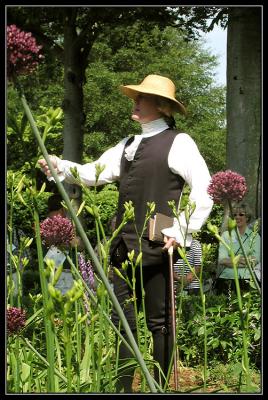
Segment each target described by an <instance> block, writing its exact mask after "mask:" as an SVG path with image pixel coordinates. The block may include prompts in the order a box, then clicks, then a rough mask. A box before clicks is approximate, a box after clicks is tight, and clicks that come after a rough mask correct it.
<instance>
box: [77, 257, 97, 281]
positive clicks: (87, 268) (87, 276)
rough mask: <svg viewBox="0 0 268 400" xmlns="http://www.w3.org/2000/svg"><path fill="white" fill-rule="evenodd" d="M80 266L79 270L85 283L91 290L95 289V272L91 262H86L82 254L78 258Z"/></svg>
mask: <svg viewBox="0 0 268 400" xmlns="http://www.w3.org/2000/svg"><path fill="white" fill-rule="evenodd" d="M78 264H79V269H80V271H81V275H82V278H83V279H84V281H85V283H86V284H87V285H88V287H89V288H94V285H95V279H94V272H93V267H92V265H91V262H90V261H89V260H88V261H86V260H85V258H84V257H83V255H82V254H79V256H78Z"/></svg>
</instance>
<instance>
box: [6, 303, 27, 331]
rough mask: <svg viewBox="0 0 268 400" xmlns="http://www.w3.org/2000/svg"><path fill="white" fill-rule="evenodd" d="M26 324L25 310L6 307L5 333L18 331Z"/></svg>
mask: <svg viewBox="0 0 268 400" xmlns="http://www.w3.org/2000/svg"><path fill="white" fill-rule="evenodd" d="M25 324H26V317H25V310H23V309H22V308H17V307H8V308H7V333H8V335H12V334H15V333H18V332H19V331H20V330H21V329H22V328H23V327H24V326H25Z"/></svg>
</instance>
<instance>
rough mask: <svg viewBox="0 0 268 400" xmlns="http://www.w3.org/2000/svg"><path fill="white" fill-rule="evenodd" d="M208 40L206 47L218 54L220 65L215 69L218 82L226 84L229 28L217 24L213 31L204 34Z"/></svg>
mask: <svg viewBox="0 0 268 400" xmlns="http://www.w3.org/2000/svg"><path fill="white" fill-rule="evenodd" d="M203 37H204V39H205V41H206V44H205V48H207V49H209V50H210V51H211V53H212V54H213V55H216V56H218V61H219V65H218V67H217V68H216V69H215V73H216V76H215V78H216V82H217V83H218V84H220V85H226V39H227V29H225V30H223V29H222V28H221V27H219V26H217V25H215V28H214V29H213V31H211V32H209V33H205V34H203Z"/></svg>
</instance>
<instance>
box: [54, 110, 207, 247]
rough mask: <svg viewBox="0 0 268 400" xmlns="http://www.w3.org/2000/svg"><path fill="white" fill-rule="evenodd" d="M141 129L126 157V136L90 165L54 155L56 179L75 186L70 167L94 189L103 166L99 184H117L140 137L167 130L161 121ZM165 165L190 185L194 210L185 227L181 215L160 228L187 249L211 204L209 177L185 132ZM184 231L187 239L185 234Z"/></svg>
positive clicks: (205, 167)
mask: <svg viewBox="0 0 268 400" xmlns="http://www.w3.org/2000/svg"><path fill="white" fill-rule="evenodd" d="M141 126H142V133H141V134H140V135H135V138H134V141H133V142H132V143H131V145H130V146H129V147H128V148H127V149H126V152H125V154H123V152H124V147H125V144H126V142H127V140H128V139H129V137H126V138H124V139H122V140H121V141H120V142H119V143H118V144H117V145H116V146H114V147H112V148H110V149H108V150H107V151H105V152H104V153H103V154H102V155H101V156H100V158H99V159H98V160H96V161H94V162H92V163H87V164H84V165H81V164H77V163H74V162H72V161H68V160H61V159H60V158H58V157H56V156H50V157H52V158H53V159H54V160H55V161H57V170H58V173H59V176H62V177H64V178H65V180H66V182H68V183H77V181H76V180H75V178H74V177H73V176H72V173H71V172H70V168H71V167H76V168H77V171H78V173H79V176H80V179H81V180H82V181H83V182H84V183H85V185H87V186H94V185H95V181H96V178H95V174H96V170H95V166H96V164H100V165H105V169H104V171H103V172H102V173H101V174H100V176H99V180H98V185H102V184H105V183H112V182H114V181H118V180H119V178H120V163H121V158H122V157H123V156H125V157H126V158H127V159H128V160H129V161H131V160H132V159H133V157H134V155H135V152H136V150H137V148H138V146H139V144H140V142H141V141H142V139H143V138H147V137H150V136H154V135H157V134H158V133H160V132H162V131H163V130H165V129H167V128H168V125H167V124H166V122H165V121H164V119H162V118H161V119H157V120H155V121H152V122H149V123H147V124H142V125H141ZM168 166H169V168H170V170H171V171H172V172H173V173H175V174H178V175H180V176H181V177H182V178H183V179H184V180H185V182H186V183H187V184H188V185H189V187H190V189H191V192H190V195H189V200H190V201H191V202H195V204H196V208H195V211H194V212H193V214H192V215H191V218H190V222H189V223H188V227H187V223H186V220H185V216H184V214H183V213H182V214H180V217H179V221H178V220H177V219H176V218H174V225H173V227H171V228H167V229H163V231H162V233H163V234H164V235H166V236H168V237H173V238H175V239H176V242H177V243H179V244H181V245H182V246H183V245H184V240H185V239H186V246H190V244H191V240H192V239H191V235H189V234H190V233H193V232H197V231H198V230H200V228H201V227H202V225H203V224H204V222H205V221H206V219H207V217H208V216H209V213H210V211H211V209H212V206H213V202H212V200H211V198H210V197H209V195H208V193H207V187H208V185H209V183H210V179H211V177H210V174H209V171H208V168H207V165H206V163H205V161H204V159H203V157H202V156H201V154H200V152H199V150H198V148H197V145H196V143H195V142H194V141H193V139H192V138H191V137H190V136H189V135H188V134H187V133H180V134H178V135H177V136H176V137H175V139H174V141H173V144H172V146H171V148H170V151H169V155H168ZM186 231H187V236H186V235H185V232H186Z"/></svg>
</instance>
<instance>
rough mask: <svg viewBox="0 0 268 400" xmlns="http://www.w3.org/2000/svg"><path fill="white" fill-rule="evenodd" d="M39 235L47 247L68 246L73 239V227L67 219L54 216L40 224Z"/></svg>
mask: <svg viewBox="0 0 268 400" xmlns="http://www.w3.org/2000/svg"><path fill="white" fill-rule="evenodd" d="M40 234H41V238H42V241H43V243H44V244H45V245H46V246H47V247H50V246H52V245H54V246H58V247H60V246H68V245H69V244H70V242H71V241H72V239H73V238H74V227H73V224H72V222H71V221H70V220H69V219H68V218H65V217H62V216H61V215H54V216H53V217H48V218H46V219H45V220H44V221H43V222H41V224H40Z"/></svg>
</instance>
